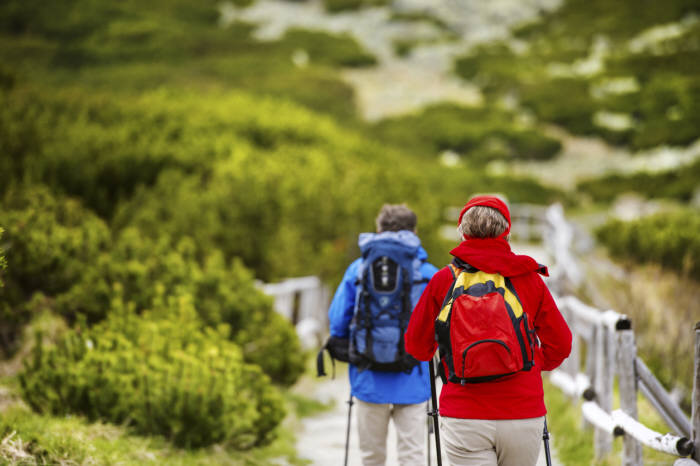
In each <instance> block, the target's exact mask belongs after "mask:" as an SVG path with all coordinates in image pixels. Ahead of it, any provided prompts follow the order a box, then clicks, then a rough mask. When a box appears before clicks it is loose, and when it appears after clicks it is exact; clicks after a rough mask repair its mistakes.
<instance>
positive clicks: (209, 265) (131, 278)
mask: <svg viewBox="0 0 700 466" xmlns="http://www.w3.org/2000/svg"><path fill="white" fill-rule="evenodd" d="M212 251H214V252H210V253H208V254H207V255H206V257H204V258H203V259H202V260H201V261H199V260H198V259H197V258H196V256H195V247H194V244H193V242H192V240H191V239H190V238H188V237H184V238H182V239H181V240H179V241H178V242H177V243H175V244H171V242H170V241H169V238H168V236H167V235H165V234H163V235H161V236H159V237H158V238H157V239H149V238H147V237H144V236H143V235H142V234H141V233H140V232H139V231H138V230H136V229H133V228H130V229H127V230H125V231H124V232H122V233H121V234H120V236H119V238H118V239H117V240H116V241H115V245H114V247H113V248H112V249H111V250H110V252H109V253H106V254H103V255H101V256H100V257H99V258H98V260H96V261H95V262H94V263H91V264H85V266H84V269H83V273H82V275H81V277H80V280H77V281H76V284H75V285H74V286H73V287H72V288H71V289H70V290H69V291H67V292H66V293H63V294H61V295H60V296H58V297H57V298H56V304H55V307H56V309H57V310H58V311H59V312H61V313H62V314H63V315H65V316H66V317H69V318H70V319H72V320H75V318H76V316H79V315H83V316H85V317H87V319H88V320H89V321H90V322H97V321H100V320H102V319H104V318H105V317H107V316H108V315H109V314H110V313H111V312H112V311H113V309H112V306H111V303H112V302H113V301H114V299H117V298H120V299H123V300H124V301H125V302H127V303H128V305H129V306H132V307H133V308H134V309H136V310H138V311H140V310H144V309H151V308H152V307H153V306H154V305H155V304H156V303H157V302H158V300H159V299H160V297H161V296H162V295H165V296H180V297H187V298H189V299H192V300H193V303H194V307H195V308H196V310H197V313H198V315H199V317H200V318H201V319H202V321H203V322H204V323H205V324H206V325H207V326H209V327H211V328H216V327H218V326H219V325H221V324H226V325H227V326H228V328H230V335H228V336H229V338H230V339H231V340H232V341H234V342H236V343H238V344H239V345H240V346H241V348H242V349H243V355H244V358H245V360H246V361H248V362H251V363H254V364H257V365H259V366H260V367H261V368H262V369H263V371H264V372H265V373H266V374H267V375H268V376H270V377H271V379H272V380H273V381H274V382H275V383H277V384H282V385H290V384H292V383H293V382H294V381H296V380H297V378H298V377H299V375H300V374H301V372H302V370H303V358H304V354H303V351H302V349H301V346H300V343H299V340H298V338H297V335H296V333H295V331H294V328H293V327H292V326H291V325H290V324H289V322H288V321H286V320H285V319H284V318H283V317H282V316H280V315H279V314H277V313H276V312H275V311H274V310H273V309H272V303H271V300H270V298H268V297H267V296H265V295H263V294H262V292H260V291H259V290H258V289H257V288H256V287H255V285H254V282H253V277H252V275H251V273H250V272H249V271H248V270H246V269H245V268H244V267H243V265H242V264H241V263H240V261H238V260H235V261H233V263H232V264H231V265H230V266H228V265H227V263H226V261H225V260H224V259H223V257H222V255H221V253H220V252H218V250H217V249H213V250H212ZM281 348H284V350H281Z"/></svg>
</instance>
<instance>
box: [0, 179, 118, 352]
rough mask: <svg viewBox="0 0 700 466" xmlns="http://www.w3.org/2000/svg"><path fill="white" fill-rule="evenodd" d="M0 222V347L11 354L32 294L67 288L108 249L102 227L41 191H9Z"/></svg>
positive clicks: (77, 207)
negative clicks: (0, 243)
mask: <svg viewBox="0 0 700 466" xmlns="http://www.w3.org/2000/svg"><path fill="white" fill-rule="evenodd" d="M0 223H1V224H2V225H4V228H5V229H6V231H5V236H4V243H5V247H4V248H5V249H6V253H5V254H6V256H7V261H8V263H9V265H10V267H9V269H8V272H7V273H6V274H5V276H4V280H3V281H5V282H6V285H7V286H5V287H3V288H0V297H1V298H2V299H1V300H0V306H1V307H0V310H1V311H2V325H1V326H0V347H2V349H3V351H4V352H7V353H10V352H12V350H13V349H14V347H15V344H16V339H17V337H18V336H19V332H18V329H19V328H20V327H21V326H22V325H24V324H25V323H26V322H27V321H29V319H30V318H31V314H32V302H31V301H29V298H31V297H32V295H34V294H35V293H43V294H46V295H50V296H53V295H56V294H60V293H62V292H64V291H66V290H68V289H69V288H70V287H71V286H72V285H73V283H75V282H76V281H77V280H78V279H79V278H80V276H81V274H82V271H83V269H84V267H85V265H86V264H89V263H92V262H93V261H95V260H96V259H97V258H98V256H99V255H100V253H101V252H102V251H104V250H106V248H108V247H109V244H110V242H111V238H110V231H109V229H108V228H107V226H106V225H105V223H104V222H103V221H102V220H100V219H99V218H98V217H97V216H95V215H94V214H93V213H92V212H91V211H89V210H88V209H85V208H84V207H83V206H82V205H81V203H80V202H78V201H77V200H75V199H69V198H64V197H61V196H54V195H53V194H52V193H51V192H50V191H49V190H48V189H46V188H45V187H29V188H27V189H14V190H12V191H10V192H8V193H7V195H6V196H5V199H4V202H3V203H2V204H0Z"/></svg>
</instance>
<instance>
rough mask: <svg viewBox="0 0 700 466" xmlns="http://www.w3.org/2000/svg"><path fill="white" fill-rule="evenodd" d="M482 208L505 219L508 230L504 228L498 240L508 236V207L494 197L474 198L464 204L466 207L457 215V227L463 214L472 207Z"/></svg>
mask: <svg viewBox="0 0 700 466" xmlns="http://www.w3.org/2000/svg"><path fill="white" fill-rule="evenodd" d="M478 205H480V206H484V207H492V208H494V209H496V210H497V211H499V212H500V213H501V214H503V216H504V217H505V218H506V221H507V222H508V228H506V231H504V232H503V233H501V235H500V236H499V238H505V237H506V236H508V233H510V211H509V210H508V206H507V205H506V204H505V202H503V201H502V200H500V199H499V198H497V197H496V196H474V197H473V198H471V200H470V201H469V202H467V203H466V205H465V206H464V207H463V208H462V211H461V212H460V213H459V220H458V221H457V225H461V224H462V217H464V213H465V212H466V211H467V210H469V209H471V208H472V207H474V206H478Z"/></svg>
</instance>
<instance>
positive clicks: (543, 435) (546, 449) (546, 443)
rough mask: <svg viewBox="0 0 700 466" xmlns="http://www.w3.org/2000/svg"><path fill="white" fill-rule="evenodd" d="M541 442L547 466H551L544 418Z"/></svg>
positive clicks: (547, 432)
mask: <svg viewBox="0 0 700 466" xmlns="http://www.w3.org/2000/svg"><path fill="white" fill-rule="evenodd" d="M542 440H543V441H544V455H545V458H546V459H547V466H552V455H551V454H550V452H549V431H548V430H547V418H546V417H545V418H544V431H543V432H542Z"/></svg>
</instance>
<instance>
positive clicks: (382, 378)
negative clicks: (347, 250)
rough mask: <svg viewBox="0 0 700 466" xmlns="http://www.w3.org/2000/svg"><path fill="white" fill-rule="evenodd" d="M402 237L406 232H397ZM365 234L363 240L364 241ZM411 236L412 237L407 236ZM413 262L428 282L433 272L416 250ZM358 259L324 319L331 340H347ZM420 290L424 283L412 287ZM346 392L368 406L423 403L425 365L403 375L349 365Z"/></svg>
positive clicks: (427, 390)
mask: <svg viewBox="0 0 700 466" xmlns="http://www.w3.org/2000/svg"><path fill="white" fill-rule="evenodd" d="M401 233H402V234H405V233H408V232H401ZM366 235H367V234H366V233H363V234H362V235H360V236H361V239H360V241H362V240H363V236H364V237H365V238H366ZM411 235H413V233H411ZM417 259H418V260H419V261H420V266H419V271H420V273H421V276H422V278H424V279H426V281H427V280H429V279H430V278H431V277H432V276H433V274H434V273H435V272H437V270H438V269H437V268H436V267H435V266H433V265H432V264H430V263H428V262H427V260H428V254H427V253H426V252H425V250H424V249H423V248H422V247H420V248H419V250H418V257H417ZM361 262H362V259H361V258H360V259H357V260H355V261H354V262H353V263H352V264H350V266H349V267H348V268H347V270H346V271H345V275H344V276H343V280H342V281H341V283H340V285H339V286H338V289H337V290H336V292H335V295H334V296H333V301H332V302H331V306H330V309H329V310H328V319H329V321H330V333H331V335H332V336H335V337H342V338H347V337H348V336H349V334H350V321H351V320H352V317H353V312H354V309H355V296H356V294H357V293H356V291H357V285H356V281H357V278H358V272H359V268H360V264H361ZM415 287H420V288H421V289H422V288H424V287H425V283H418V284H416V285H414V289H415ZM349 376H350V389H351V393H352V395H353V396H354V397H356V398H358V399H360V400H362V401H365V402H368V403H392V404H416V403H423V402H425V401H426V400H427V399H428V398H429V397H430V378H429V370H428V363H427V362H421V363H419V364H418V365H417V366H416V367H414V368H413V371H412V372H411V373H410V374H406V373H404V372H379V371H372V370H364V371H359V370H358V369H357V367H355V366H354V365H352V364H350V367H349Z"/></svg>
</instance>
